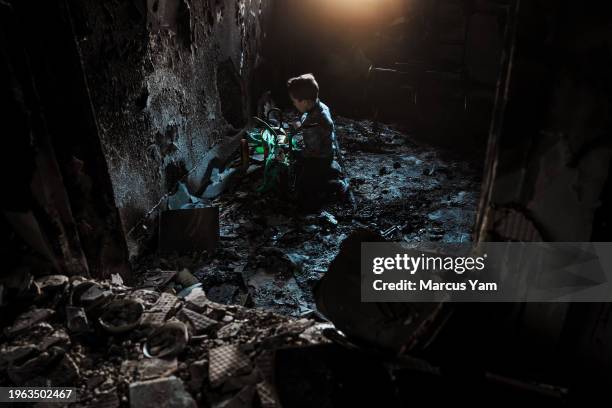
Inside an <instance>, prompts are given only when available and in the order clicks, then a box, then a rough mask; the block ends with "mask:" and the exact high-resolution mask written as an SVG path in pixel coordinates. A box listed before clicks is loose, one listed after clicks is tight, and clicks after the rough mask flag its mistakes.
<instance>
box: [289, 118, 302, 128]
mask: <svg viewBox="0 0 612 408" xmlns="http://www.w3.org/2000/svg"><path fill="white" fill-rule="evenodd" d="M291 127H292V128H293V129H294V130H298V129H299V128H301V127H302V122H300V121H299V120H296V121H295V122H293V123H292V124H291Z"/></svg>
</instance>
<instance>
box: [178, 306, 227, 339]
mask: <svg viewBox="0 0 612 408" xmlns="http://www.w3.org/2000/svg"><path fill="white" fill-rule="evenodd" d="M177 317H178V318H179V320H181V321H183V322H186V323H188V324H189V326H190V328H191V330H192V332H193V334H195V335H200V334H204V333H210V332H212V331H214V330H215V329H216V328H217V326H218V325H219V323H218V322H217V321H216V320H213V319H211V318H209V317H206V316H204V315H203V314H201V313H197V312H194V311H193V310H190V309H186V308H183V309H181V311H180V312H179V313H178V314H177Z"/></svg>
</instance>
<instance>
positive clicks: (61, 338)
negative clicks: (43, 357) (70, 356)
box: [37, 329, 71, 351]
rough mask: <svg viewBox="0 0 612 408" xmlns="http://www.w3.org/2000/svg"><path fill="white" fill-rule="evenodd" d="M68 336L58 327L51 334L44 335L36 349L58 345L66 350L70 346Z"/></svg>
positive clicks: (42, 349)
mask: <svg viewBox="0 0 612 408" xmlns="http://www.w3.org/2000/svg"><path fill="white" fill-rule="evenodd" d="M70 344H71V341H70V336H68V333H66V332H65V331H64V330H62V329H59V330H56V331H54V332H53V333H52V334H51V335H49V336H46V337H44V338H43V339H42V341H41V342H40V343H38V344H37V345H38V349H39V350H40V351H44V350H47V349H48V348H50V347H59V348H61V349H63V350H66V351H68V349H69V348H70Z"/></svg>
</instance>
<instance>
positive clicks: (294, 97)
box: [287, 74, 319, 113]
mask: <svg viewBox="0 0 612 408" xmlns="http://www.w3.org/2000/svg"><path fill="white" fill-rule="evenodd" d="M287 90H288V91H289V96H290V97H291V101H292V102H293V105H294V106H295V108H296V109H297V110H298V111H300V112H301V113H304V112H308V111H309V110H310V109H312V107H313V106H314V104H315V102H316V101H317V99H319V84H318V83H317V80H316V79H315V77H314V75H312V74H304V75H300V76H298V77H295V78H291V79H290V80H288V81H287Z"/></svg>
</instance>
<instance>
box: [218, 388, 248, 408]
mask: <svg viewBox="0 0 612 408" xmlns="http://www.w3.org/2000/svg"><path fill="white" fill-rule="evenodd" d="M254 397H255V386H253V385H247V386H246V387H244V388H243V389H241V390H240V392H239V393H238V394H236V395H234V396H233V397H231V398H229V399H227V400H225V401H223V402H221V403H220V404H218V405H216V406H215V408H250V407H252V406H253V399H254Z"/></svg>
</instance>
